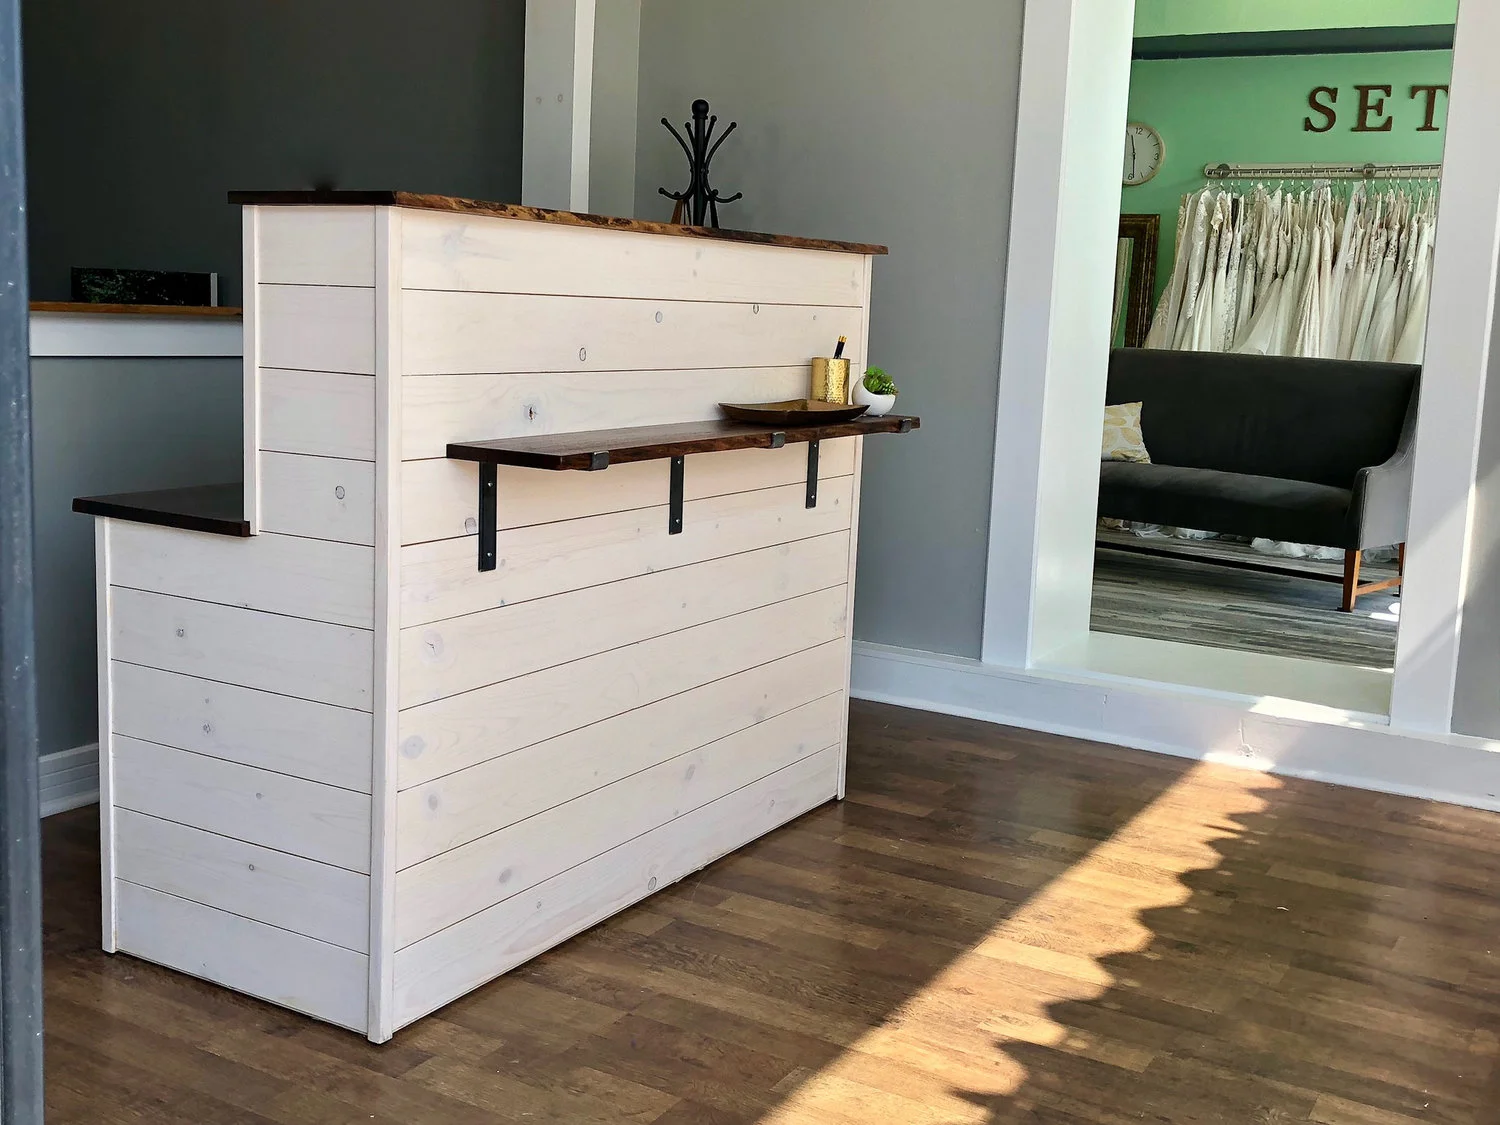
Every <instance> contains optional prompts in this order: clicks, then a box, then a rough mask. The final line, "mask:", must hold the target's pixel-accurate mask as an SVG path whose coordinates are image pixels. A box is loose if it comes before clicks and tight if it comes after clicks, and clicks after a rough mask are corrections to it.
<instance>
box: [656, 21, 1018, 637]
mask: <svg viewBox="0 0 1500 1125" xmlns="http://www.w3.org/2000/svg"><path fill="white" fill-rule="evenodd" d="M1021 12H1022V0H926V2H924V3H921V4H914V3H911V2H910V0H819V2H818V3H816V4H808V3H806V2H805V0H756V2H755V3H738V4H704V3H702V2H701V0H645V2H644V4H643V8H642V18H641V60H640V75H641V80H640V97H639V103H640V107H639V108H640V122H641V126H640V147H639V155H638V161H637V180H636V182H637V190H636V215H637V217H639V218H646V219H665V218H667V217H669V216H670V214H671V204H670V202H668V201H667V200H665V199H662V198H661V197H660V196H658V195H657V194H656V189H657V188H658V187H661V186H670V187H672V188H674V189H675V188H677V187H679V186H680V184H681V182H682V181H683V179H684V178H685V168H684V165H683V158H682V154H681V152H680V151H679V150H678V148H677V145H676V143H675V142H673V140H672V139H671V137H669V136H668V135H667V132H666V130H665V129H663V128H662V126H661V125H660V123H659V119H660V118H661V117H662V116H663V115H664V114H665V115H667V116H669V117H670V118H671V119H672V120H673V121H682V120H686V119H687V117H688V116H689V113H690V110H689V106H690V105H691V103H692V100H693V99H694V98H695V97H705V98H708V99H709V101H710V102H711V103H712V104H713V108H714V112H716V113H718V114H719V115H720V117H721V118H722V119H724V120H726V121H727V120H728V119H731V118H733V119H735V120H738V121H739V123H740V128H739V131H738V132H737V133H736V134H735V136H734V137H733V138H731V139H730V140H729V141H728V142H727V143H726V144H725V146H724V148H723V149H721V150H720V152H719V156H718V158H717V159H716V161H715V165H714V180H715V183H716V184H717V185H718V186H719V187H721V188H722V189H723V190H724V191H725V193H726V194H729V193H732V192H735V191H744V192H745V195H746V198H745V200H744V202H742V203H736V204H733V205H732V206H730V207H728V208H726V209H725V211H724V213H723V222H724V225H725V226H734V227H748V228H750V229H753V230H762V231H774V232H778V233H783V234H800V235H811V236H822V237H826V238H838V239H850V240H858V241H863V242H882V243H886V244H888V245H889V246H890V248H891V255H890V257H889V258H881V259H879V260H877V261H876V264H875V294H874V307H873V313H872V317H873V319H872V325H871V339H870V359H871V361H872V362H874V363H876V364H879V365H880V366H882V367H885V368H886V369H887V370H889V371H890V372H891V374H892V376H893V377H894V378H895V380H896V382H897V383H898V385H900V387H901V390H902V394H901V400H900V409H902V410H903V411H907V412H910V413H914V414H920V415H921V416H922V424H923V429H922V430H921V431H920V432H919V433H917V434H915V435H913V436H911V437H907V438H887V439H879V438H877V439H872V440H871V441H869V442H867V443H866V461H865V476H864V494H863V497H864V498H863V501H862V511H861V521H860V522H861V540H860V550H859V575H858V597H857V599H856V607H857V608H856V615H855V634H856V635H857V636H858V637H859V638H860V639H862V640H868V641H876V642H880V643H884V644H893V645H903V646H907V647H911V648H918V649H924V650H927V651H933V652H946V653H953V654H955V655H959V656H970V657H977V656H978V655H979V639H980V631H981V626H982V616H983V604H984V579H985V556H986V537H987V535H988V524H989V504H990V479H991V473H992V471H993V453H994V433H995V401H996V389H997V386H998V378H999V374H998V373H999V368H1000V329H1001V308H1002V296H1003V292H1004V266H1005V251H1006V245H1005V242H1006V232H1007V229H1008V227H1009V208H1010V182H1011V165H1012V156H1013V153H1014V147H1015V138H1014V134H1015V121H1016V97H1017V90H1018V86H1019V81H1020V57H1021ZM830 343H831V342H830Z"/></svg>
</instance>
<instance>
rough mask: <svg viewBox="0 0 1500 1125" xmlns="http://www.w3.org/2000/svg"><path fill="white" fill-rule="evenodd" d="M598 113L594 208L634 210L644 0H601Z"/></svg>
mask: <svg viewBox="0 0 1500 1125" xmlns="http://www.w3.org/2000/svg"><path fill="white" fill-rule="evenodd" d="M596 3H597V4H598V12H597V17H596V20H595V24H594V113H593V118H592V120H591V122H590V131H591V132H592V134H593V136H592V140H591V141H590V144H589V208H590V209H591V210H592V211H594V212H595V213H596V214H600V215H619V216H621V217H624V218H631V217H633V216H634V215H635V157H636V141H637V139H638V136H639V133H640V122H639V121H638V120H637V116H636V107H637V105H638V104H639V100H640V84H641V83H640V78H641V0H596Z"/></svg>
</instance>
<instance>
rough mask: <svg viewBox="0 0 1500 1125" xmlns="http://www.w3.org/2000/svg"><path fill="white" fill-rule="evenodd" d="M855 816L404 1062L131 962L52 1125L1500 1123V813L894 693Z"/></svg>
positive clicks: (68, 851) (61, 979)
mask: <svg viewBox="0 0 1500 1125" xmlns="http://www.w3.org/2000/svg"><path fill="white" fill-rule="evenodd" d="M852 735H853V738H852V750H851V760H850V769H849V782H850V786H849V799H848V800H847V801H846V802H844V803H842V804H839V805H829V806H825V807H824V808H822V809H819V810H816V811H814V812H812V813H810V814H808V815H807V816H805V817H803V818H802V819H800V820H799V821H797V822H795V823H794V824H792V825H790V826H788V827H787V828H785V829H783V830H781V831H779V832H777V833H775V834H774V835H772V836H770V837H768V838H766V839H765V840H762V841H760V842H759V843H757V844H755V845H752V846H751V847H749V848H747V849H745V850H744V851H743V852H740V853H738V854H736V855H734V856H732V857H729V858H728V859H725V860H722V861H720V862H719V863H716V864H714V865H713V866H711V867H709V868H708V869H706V870H705V871H703V872H701V873H700V874H698V875H696V876H693V877H692V878H690V879H688V880H686V881H684V882H683V883H681V884H679V885H677V886H676V887H673V888H671V889H669V890H667V891H665V892H663V893H661V894H659V895H657V896H655V897H654V898H652V899H650V900H648V901H647V902H646V903H644V904H642V905H641V906H639V907H637V908H635V909H633V910H630V911H628V912H626V913H625V914H623V915H621V916H619V917H617V918H615V919H612V920H611V921H609V922H606V923H605V924H603V925H601V926H598V927H596V928H595V929H593V930H592V931H590V932H588V933H587V934H584V935H582V936H581V937H580V938H578V939H575V940H574V941H572V942H569V943H568V944H567V945H565V946H563V947H562V948H560V949H557V950H555V951H553V952H552V953H549V954H547V955H545V956H543V957H541V958H539V959H538V960H536V961H534V962H532V963H531V964H530V965H527V966H525V967H523V968H522V969H520V970H517V971H516V972H515V973H512V974H511V975H510V976H508V977H506V978H504V979H502V980H501V981H499V982H497V983H495V984H493V985H491V986H489V987H487V988H485V989H482V990H480V991H479V992H477V993H475V994H473V995H471V996H469V997H467V998H465V999H463V1000H461V1001H459V1002H457V1003H455V1004H453V1005H451V1006H449V1007H448V1008H446V1009H443V1010H442V1011H441V1012H439V1013H437V1014H436V1015H435V1016H432V1017H429V1018H428V1019H426V1020H424V1021H422V1022H421V1023H419V1024H416V1025H414V1026H413V1027H411V1028H409V1029H407V1030H405V1031H402V1032H401V1033H399V1034H398V1035H397V1037H396V1039H395V1040H394V1041H393V1042H392V1043H390V1044H387V1045H386V1046H384V1047H374V1046H371V1045H370V1044H368V1043H366V1042H364V1041H363V1040H361V1039H359V1038H357V1037H356V1036H354V1035H351V1034H349V1033H347V1032H342V1031H337V1030H335V1029H332V1028H329V1027H325V1026H322V1025H319V1024H316V1023H314V1022H312V1021H310V1020H307V1019H303V1018H301V1017H298V1016H294V1015H291V1014H289V1013H286V1012H282V1011H280V1010H278V1009H275V1008H272V1007H270V1006H269V1005H266V1004H262V1003H259V1002H257V1001H252V1000H248V999H245V998H243V997H238V996H235V995H233V994H231V993H229V992H226V991H223V990H221V989H218V988H214V987H212V986H209V985H206V984H202V983H199V982H197V981H194V980H192V979H190V978H187V977H184V976H180V975H178V974H175V973H172V972H169V971H166V970H163V969H159V968H156V967H154V966H151V965H148V964H146V963H144V962H141V961H137V960H135V959H133V958H131V957H128V956H124V955H118V956H114V957H111V956H107V955H105V954H103V953H100V952H99V951H98V949H97V942H98V928H99V927H98V908H99V892H98V876H97V871H98V867H97V864H98V840H97V833H96V830H95V815H94V814H95V810H94V809H92V808H88V809H80V810H77V811H75V812H73V813H68V814H64V815H61V816H57V817H53V818H51V819H49V820H48V821H46V822H45V825H44V838H45V845H44V848H45V888H46V974H47V981H46V998H47V1066H48V1103H49V1116H48V1121H49V1123H51V1125H67V1123H74V1122H77V1123H85V1122H86V1123H88V1125H112V1123H122V1122H167V1123H192V1125H260V1123H264V1122H279V1123H284V1125H353V1123H356V1122H362V1123H368V1122H375V1123H377V1125H437V1123H441V1125H492V1123H496V1122H570V1123H571V1122H582V1123H587V1122H600V1123H607V1122H641V1123H645V1122H655V1123H657V1125H749V1123H752V1122H764V1123H767V1125H785V1123H807V1125H871V1123H879V1125H908V1123H911V1125H958V1123H974V1125H1002V1123H1004V1125H1012V1123H1021V1122H1027V1123H1047V1125H1065V1123H1066V1125H1071V1123H1077V1125H1125V1123H1127V1122H1141V1121H1148V1122H1157V1123H1168V1125H1188V1123H1221V1122H1222V1123H1226V1125H1287V1123H1291V1122H1310V1123H1317V1125H1411V1123H1415V1122H1425V1123H1433V1125H1494V1122H1496V1120H1497V1119H1500V1110H1497V1107H1500V1070H1497V1067H1496V1060H1497V1055H1500V956H1497V954H1500V944H1497V942H1496V935H1497V934H1500V896H1497V895H1496V890H1497V886H1500V817H1497V816H1494V815H1491V814H1486V813H1480V812H1475V811H1471V810H1465V809H1458V808H1453V807H1449V806H1443V805H1436V804H1431V803H1425V802H1421V801H1416V800H1410V799H1405V798H1397V797H1389V796H1383V795H1379V794H1372V793H1365V792H1360V791H1356V790H1348V789H1339V788H1335V787H1331V786H1327V785H1323V784H1319V783H1315V782H1298V781H1286V780H1281V779H1276V778H1271V777H1267V776H1264V775H1260V774H1254V773H1247V772H1239V771H1235V770H1231V769H1228V768H1225V767H1217V766H1203V765H1197V764H1194V763H1190V762H1183V761H1179V760H1176V759H1171V758H1165V757H1158V756H1154V755H1150V754H1145V753H1141V752H1137V751H1129V750H1121V749H1115V748H1108V747H1101V746H1095V745H1091V744H1086V743H1081V742H1077V741H1074V740H1069V739H1063V738H1057V737H1052V736H1047V735H1039V734H1032V733H1028V732H1022V731H1015V730H1008V729H1005V728H1001V727H994V726H989V725H985V724H982V723H978V722H972V721H968V720H961V719H953V718H946V717H942V716H934V715H926V714H921V713H917V712H911V711H904V710H900V709H896V708H891V707H883V706H878V705H874V704H858V703H857V704H856V705H855V707H854V710H853V716H852Z"/></svg>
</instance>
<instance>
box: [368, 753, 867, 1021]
mask: <svg viewBox="0 0 1500 1125" xmlns="http://www.w3.org/2000/svg"><path fill="white" fill-rule="evenodd" d="M839 759H840V751H839V748H838V747H829V748H828V749H826V750H821V751H819V752H817V753H815V754H813V755H811V756H809V757H806V758H803V759H802V760H801V761H798V762H795V763H793V764H792V765H789V766H786V767H785V768H783V769H781V770H778V771H777V772H776V773H773V774H771V775H770V776H768V777H764V778H762V779H760V780H759V781H756V782H754V783H752V784H750V785H747V786H745V787H744V788H742V789H737V790H735V791H734V792H732V793H729V794H727V795H725V796H723V797H720V798H719V799H718V800H716V801H713V802H711V803H710V804H707V805H703V806H701V807H699V808H697V809H694V810H693V811H692V812H689V813H687V814H686V815H683V816H681V817H679V818H677V819H676V820H673V821H670V822H669V823H666V824H663V825H661V826H660V827H657V828H655V829H652V830H651V831H649V832H646V833H644V834H643V835H640V836H637V837H635V838H634V839H631V840H628V841H626V842H625V843H622V844H620V845H618V846H617V847H614V848H612V849H611V850H609V851H607V852H605V853H604V854H602V855H599V856H596V857H595V858H593V859H591V860H589V861H588V862H586V863H583V864H580V865H579V866H577V867H574V868H571V869H570V870H567V871H564V872H562V873H561V874H559V875H556V876H553V877H552V878H551V879H548V880H547V881H546V882H544V883H541V884H540V885H538V886H536V887H533V888H532V889H531V890H529V891H527V892H525V893H523V894H517V895H513V896H512V897H510V898H508V899H506V900H505V901H503V902H501V903H498V904H497V905H495V906H492V907H490V908H489V909H487V910H484V911H482V912H480V913H478V914H475V915H472V916H470V917H469V918H466V919H464V920H463V921H461V922H459V923H457V924H456V925H452V926H449V927H448V928H447V929H445V930H441V931H439V932H437V933H435V934H432V935H431V936H430V937H427V938H424V939H422V940H421V941H419V942H416V943H415V944H413V945H409V946H407V947H406V948H405V949H402V950H400V951H399V952H398V953H397V954H396V1019H397V1022H398V1023H402V1024H405V1023H409V1022H411V1021H412V1020H415V1019H419V1018H420V1017H422V1016H424V1015H426V1014H427V1013H428V1012H432V1011H435V1010H436V1009H438V1008H440V1007H442V1006H443V1005H444V1004H447V1003H449V1002H450V1001H452V1000H455V999H457V998H458V997H459V996H462V995H463V994H464V993H466V992H468V991H470V990H471V989H473V988H476V987H478V986H479V985H481V984H483V983H484V982H485V981H488V980H491V979H493V978H494V977H497V976H499V975H500V974H502V973H504V972H506V971H507V970H509V969H511V968H514V967H515V966H516V965H519V964H521V963H522V962H524V961H527V960H529V959H530V958H532V957H534V956H536V955H537V954H538V953H541V952H543V951H544V950H546V949H549V948H551V947H552V946H553V945H556V944H557V943H558V942H559V941H561V940H564V939H565V938H568V937H571V936H572V935H574V934H577V933H579V932H581V931H582V930H586V929H588V927H590V926H592V925H593V924H594V923H596V922H599V921H601V920H603V919H605V918H608V917H609V916H610V915H611V914H615V913H617V912H619V911H620V910H623V909H624V908H625V907H627V906H629V905H631V904H632V903H635V902H638V901H640V900H641V899H643V898H645V897H646V896H648V895H650V894H653V893H655V892H656V891H658V890H661V889H662V888H663V887H665V886H667V885H669V884H671V883H675V882H676V881H678V880H679V879H682V878H683V877H684V876H687V875H691V874H692V873H693V872H694V871H697V870H699V869H700V868H703V867H706V866H707V865H708V864H709V863H711V862H713V861H714V860H715V859H717V858H719V857H720V856H723V855H727V854H728V853H729V852H732V851H734V850H735V849H736V848H739V847H742V846H743V845H745V844H747V843H749V842H750V841H751V840H754V839H756V838H758V837H760V836H763V835H764V834H765V833H767V832H769V831H771V829H773V828H776V827H779V826H780V825H783V824H785V823H787V822H788V821H790V820H793V819H795V818H796V817H799V816H801V815H802V814H803V813H805V812H808V811H809V810H811V809H814V808H816V807H817V806H818V805H821V804H823V803H824V802H825V801H829V800H832V799H833V797H834V796H835V793H836V792H837V788H838V777H839Z"/></svg>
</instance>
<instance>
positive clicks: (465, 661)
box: [400, 532, 849, 707]
mask: <svg viewBox="0 0 1500 1125" xmlns="http://www.w3.org/2000/svg"><path fill="white" fill-rule="evenodd" d="M848 558H849V535H848V533H847V532H835V533H833V534H831V535H822V536H819V537H818V538H816V539H805V540H800V541H798V542H795V543H783V544H778V545H777V546H774V547H766V548H762V549H761V550H758V551H747V552H745V553H744V554H739V555H731V556H729V557H728V558H723V559H713V560H711V561H709V562H703V563H697V564H694V565H692V566H685V567H680V568H678V569H676V570H669V571H662V572H659V573H656V574H644V575H641V576H640V577H638V578H628V579H625V580H623V581H620V582H612V583H609V584H608V585H604V586H591V587H588V588H585V589H581V590H573V591H570V592H569V593H565V594H556V595H553V596H552V597H550V598H539V599H537V600H535V601H529V602H522V603H520V604H519V605H507V606H501V607H499V608H497V609H491V610H485V611H483V612H480V613H471V614H466V615H464V616H463V617H455V618H450V619H449V620H447V621H439V622H434V623H432V624H430V625H419V626H415V627H413V628H411V629H403V630H402V631H401V644H400V649H401V663H400V680H401V706H402V707H415V706H417V705H418V704H422V703H430V702H432V701H433V700H436V699H442V698H444V697H446V696H450V695H458V694H459V693H461V692H467V691H473V690H474V689H475V688H480V687H484V686H486V685H488V684H494V683H499V682H500V681H502V680H508V679H512V678H514V677H516V676H523V675H525V674H527V673H528V672H535V671H538V670H540V669H542V668H547V667H551V666H553V665H558V664H569V663H572V662H573V661H576V660H582V659H584V658H585V657H589V656H593V655H594V654H596V653H599V652H604V651H606V650H608V649H613V648H620V647H622V646H624V645H629V644H634V643H637V642H639V641H643V640H649V639H650V638H652V637H658V636H661V635H662V634H664V633H670V632H675V631H676V630H679V629H686V628H689V627H691V626H693V625H699V624H702V623H703V622H705V621H712V620H716V619H718V618H721V617H730V616H732V615H734V614H738V613H744V612H746V611H748V610H752V609H759V608H760V607H761V606H764V605H770V604H772V603H774V602H779V601H786V600H787V599H789V598H796V597H800V596H801V595H803V594H809V593H812V592H813V591H815V590H821V589H826V588H827V587H829V586H831V585H833V584H835V583H837V584H838V585H840V586H842V585H843V584H844V582H845V581H846V574H847V567H848Z"/></svg>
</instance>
